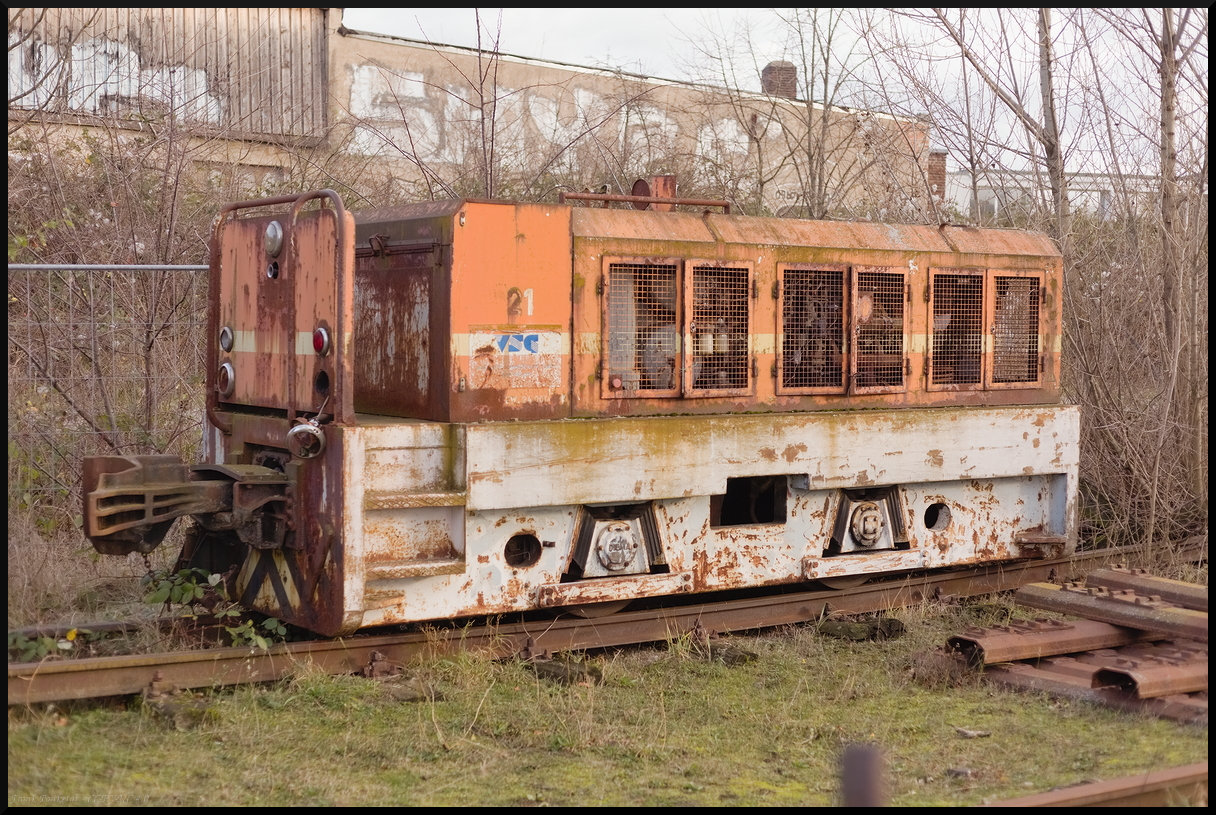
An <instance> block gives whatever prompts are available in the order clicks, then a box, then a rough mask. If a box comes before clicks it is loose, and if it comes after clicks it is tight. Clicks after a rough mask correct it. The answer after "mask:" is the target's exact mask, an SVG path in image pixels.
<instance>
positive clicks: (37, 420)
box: [8, 264, 207, 527]
mask: <svg viewBox="0 0 1216 815" xmlns="http://www.w3.org/2000/svg"><path fill="white" fill-rule="evenodd" d="M206 270H207V267H206V266H166V265H161V266H144V265H139V266H135V265H122V266H119V265H96V266H76V265H73V266H66V265H50V264H9V267H8V404H9V435H8V467H9V512H10V513H12V512H14V511H15V510H18V511H24V512H28V513H33V514H34V515H35V516H36V518H37V520H38V522H39V524H40V525H43V526H44V527H46V526H50V527H58V526H60V525H63V524H68V523H71V522H72V518H73V516H75V515H77V514H79V512H80V509H79V507H80V472H81V469H80V468H81V461H82V459H83V458H84V457H85V456H89V455H147V454H152V453H172V454H177V455H181V456H182V457H183V458H185V459H186V460H187V461H193V460H194V459H195V458H196V457H197V455H198V452H199V448H200V446H201V442H202V415H203V408H204V399H203V383H204V378H205V377H204V359H205V357H204V351H205V347H204V346H205V343H206V333H207V332H206V315H207V275H206V274H203V272H205V271H206Z"/></svg>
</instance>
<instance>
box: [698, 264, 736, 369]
mask: <svg viewBox="0 0 1216 815" xmlns="http://www.w3.org/2000/svg"><path fill="white" fill-rule="evenodd" d="M692 290H693V308H692V311H693V313H692V330H691V331H690V332H689V333H690V334H691V335H692V342H693V347H692V349H691V351H692V359H691V362H692V387H693V389H694V390H723V389H737V388H746V387H747V365H748V347H747V340H748V336H747V335H748V325H749V323H748V305H749V303H750V298H749V297H748V270H747V269H724V268H719V267H716V266H696V267H694V268H693V270H692Z"/></svg>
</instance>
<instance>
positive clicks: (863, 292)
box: [854, 272, 904, 388]
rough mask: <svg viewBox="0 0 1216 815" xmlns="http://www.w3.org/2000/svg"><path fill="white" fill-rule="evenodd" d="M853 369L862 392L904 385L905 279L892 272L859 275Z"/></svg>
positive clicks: (855, 309) (855, 307)
mask: <svg viewBox="0 0 1216 815" xmlns="http://www.w3.org/2000/svg"><path fill="white" fill-rule="evenodd" d="M856 298H857V299H856V305H855V306H854V321H855V324H856V326H857V341H856V352H855V354H854V366H855V373H856V377H857V379H856V383H857V386H858V387H861V388H897V387H901V386H903V384H904V276H903V275H902V274H896V273H890V272H859V273H858V274H857V293H856Z"/></svg>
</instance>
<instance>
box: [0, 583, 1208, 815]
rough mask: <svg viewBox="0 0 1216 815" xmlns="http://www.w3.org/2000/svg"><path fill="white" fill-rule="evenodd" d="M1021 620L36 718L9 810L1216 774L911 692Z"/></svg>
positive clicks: (294, 683) (785, 791) (1038, 716)
mask: <svg viewBox="0 0 1216 815" xmlns="http://www.w3.org/2000/svg"><path fill="white" fill-rule="evenodd" d="M1021 613H1023V612H1020V611H1018V610H1016V609H1014V608H1013V607H1011V606H1009V605H1006V604H1004V603H1001V602H997V603H992V602H988V603H985V604H982V605H974V606H968V607H964V608H962V609H960V608H958V607H953V608H948V607H942V606H926V607H924V608H921V609H915V610H909V611H905V612H900V613H899V614H898V616H899V618H900V619H901V620H902V621H903V622H904V623H905V625H906V627H907V634H906V635H905V636H904V637H903V638H901V639H895V640H888V641H880V642H850V641H846V640H839V639H830V638H826V637H821V636H817V635H816V634H815V629H814V626H813V625H807V626H798V627H791V628H788V629H784V630H778V631H773V632H770V633H767V634H764V635H762V636H756V637H748V638H743V639H741V640H737V642H738V643H739V644H741V645H742V646H743V647H744V648H745V649H746V650H748V651H751V652H754V653H756V654H757V655H758V658H757V659H755V660H753V661H750V662H746V663H743V664H738V665H733V666H728V665H725V664H722V663H721V662H717V661H707V660H705V659H703V658H702V657H700V656H699V655H698V649H697V648H695V647H694V646H693V644H692V643H691V641H690V640H689V639H687V638H679V637H677V638H674V639H673V640H672V641H671V642H669V643H668V644H666V645H661V646H658V647H641V648H631V649H626V650H622V651H615V652H611V653H603V654H598V655H589V656H587V657H586V660H587V661H588V662H590V663H592V664H593V665H594V666H595V667H597V668H598V669H599V671H600V672H601V673H602V678H603V681H602V683H595V682H591V681H588V682H585V683H584V684H571V685H565V684H558V683H553V682H550V681H548V680H545V679H542V678H540V677H539V676H538V675H537V674H536V673H535V672H533V671H531V670H528V668H527V666H526V665H525V664H524V663H522V662H518V661H505V662H495V661H491V660H489V659H487V658H484V657H481V656H478V655H475V654H461V655H458V656H453V657H448V658H442V659H437V660H433V661H428V662H425V663H422V664H418V665H412V666H408V668H407V670H406V674H405V676H404V677H402V678H400V679H393V680H385V681H371V680H365V679H360V678H355V677H327V676H323V675H320V674H318V673H315V672H313V671H310V670H308V669H304V668H302V669H301V670H300V671H299V672H298V673H297V674H296V675H295V677H294V678H293V679H291V680H290V681H287V682H283V683H280V684H276V685H271V686H264V687H244V688H238V689H236V690H234V691H230V692H217V693H214V694H208V695H206V696H205V702H204V704H205V706H206V708H208V712H207V713H206V715H200V716H199V717H195V719H191V720H189V721H183V719H182V717H180V716H176V715H172V714H170V715H166V714H165V712H164V709H163V708H160V707H156V706H154V705H148V706H142V707H141V706H140V705H139V704H133V705H131V706H129V707H128V708H126V709H122V708H115V707H87V708H82V709H73V708H70V707H63V708H54V709H46V710H33V711H27V712H24V713H21V714H18V715H16V716H10V722H9V803H10V805H12V804H19V803H24V802H31V803H36V802H38V801H39V798H38V797H37V796H47V795H54V794H63V792H64V790H68V789H70V791H71V792H70V794H72V795H77V796H80V798H78V801H81V802H84V801H87V800H96V799H95V798H85V796H106V795H111V796H112V795H123V796H128V797H127V798H126V799H124V801H125V802H129V803H142V804H150V805H157V806H163V805H178V804H186V805H190V804H201V805H213V806H215V805H218V806H225V805H249V804H256V805H280V806H281V805H287V806H300V805H339V806H344V805H356V806H358V805H385V804H406V805H439V806H444V805H447V806H469V805H490V806H537V805H552V806H562V805H566V806H578V805H602V806H723V805H726V806H785V805H816V806H823V805H832V804H834V803H836V802H837V801H836V799H837V792H838V789H839V780H838V775H839V769H838V759H839V755H840V752H841V750H842V748H843V747H844V746H845V745H847V744H852V743H872V744H875V745H878V746H879V747H880V748H881V749H882V750H883V752H884V754H885V774H886V783H887V789H888V795H889V798H890V801H891V803H892V804H894V805H898V806H932V805H938V806H957V805H972V804H979V803H982V802H983V801H985V800H994V799H1002V798H1008V797H1015V796H1017V795H1022V794H1028V793H1031V792H1035V791H1044V790H1047V789H1050V788H1052V787H1055V786H1059V785H1066V784H1073V783H1077V782H1080V781H1085V780H1100V779H1109V778H1115V777H1122V776H1125V775H1129V774H1132V773H1137V772H1147V771H1151V770H1158V769H1164V768H1167V767H1175V766H1179V765H1183V764H1188V763H1193V762H1198V761H1203V760H1206V758H1207V733H1206V730H1204V729H1200V728H1191V727H1184V726H1179V725H1177V724H1173V723H1170V722H1165V721H1159V720H1148V719H1142V718H1139V717H1137V716H1134V715H1129V714H1126V713H1120V712H1116V711H1113V710H1109V709H1102V708H1097V707H1093V706H1090V705H1087V704H1083V703H1077V702H1065V701H1060V700H1056V699H1052V698H1050V697H1046V696H1039V695H1020V694H1015V693H1010V692H1007V691H1003V690H998V689H994V688H991V687H988V686H986V685H983V684H980V683H979V682H977V681H975V680H974V679H965V680H963V681H962V682H961V683H955V685H954V686H950V685H948V684H945V683H942V682H934V683H931V684H932V687H925V686H923V685H922V684H920V683H919V682H918V681H917V680H916V679H915V678H914V676H913V675H912V673H911V670H910V668H911V665H912V655H913V654H915V653H917V652H918V651H921V650H923V649H926V648H930V647H933V646H937V645H941V644H943V642H944V640H945V638H946V637H947V636H949V635H950V634H952V633H956V632H957V631H958V630H959V628H961V627H963V626H965V625H967V624H979V625H991V624H996V623H1003V622H1006V621H1007V620H1008V619H1009V618H1010V616H1011V615H1017V614H1021ZM199 719H201V721H202V724H200V725H198V726H197V727H196V728H193V729H189V730H187V731H184V732H183V731H180V730H178V729H177V728H178V727H190V726H191V725H192V724H193V722H194V721H196V720H199ZM957 728H961V729H963V730H966V731H969V732H973V733H974V732H976V731H978V732H981V733H990V734H991V735H989V736H987V737H978V738H968V737H966V736H965V735H964V734H962V733H960V732H959V730H958V729H957Z"/></svg>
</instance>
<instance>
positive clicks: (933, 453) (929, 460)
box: [925, 450, 946, 467]
mask: <svg viewBox="0 0 1216 815" xmlns="http://www.w3.org/2000/svg"><path fill="white" fill-rule="evenodd" d="M925 463H926V464H931V465H932V466H934V467H941V466H942V465H943V464H945V463H946V460H945V458H943V457H942V451H941V450H930V451H929V453H928V455H927V456H926V457H925Z"/></svg>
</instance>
